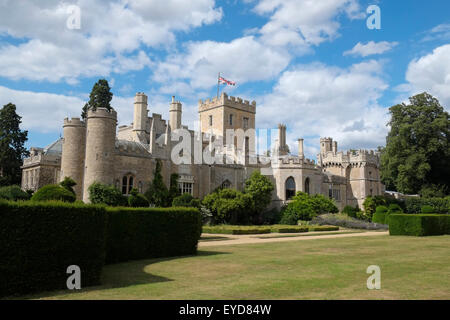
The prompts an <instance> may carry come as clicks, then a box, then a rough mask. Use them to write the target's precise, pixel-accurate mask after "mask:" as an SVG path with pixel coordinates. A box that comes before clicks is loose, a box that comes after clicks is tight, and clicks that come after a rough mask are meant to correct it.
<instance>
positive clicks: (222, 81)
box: [219, 77, 236, 86]
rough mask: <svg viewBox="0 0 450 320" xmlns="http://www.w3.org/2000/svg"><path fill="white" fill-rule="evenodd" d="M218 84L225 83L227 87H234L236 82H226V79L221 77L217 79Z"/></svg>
mask: <svg viewBox="0 0 450 320" xmlns="http://www.w3.org/2000/svg"><path fill="white" fill-rule="evenodd" d="M219 83H225V84H226V85H228V86H235V85H236V82H233V81H230V80H227V79H225V78H223V77H219Z"/></svg>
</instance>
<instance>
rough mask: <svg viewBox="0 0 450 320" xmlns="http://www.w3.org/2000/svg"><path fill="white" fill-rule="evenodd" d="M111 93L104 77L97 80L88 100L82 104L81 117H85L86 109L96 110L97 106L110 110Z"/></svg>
mask: <svg viewBox="0 0 450 320" xmlns="http://www.w3.org/2000/svg"><path fill="white" fill-rule="evenodd" d="M112 97H113V94H112V92H111V88H110V87H109V84H108V81H107V80H105V79H100V80H98V81H97V82H96V83H95V84H94V86H93V87H92V90H91V94H90V95H89V101H88V102H87V103H86V104H85V105H84V107H83V110H82V112H81V117H82V118H83V119H86V117H87V112H88V110H93V111H95V110H97V108H106V109H107V110H108V111H111V109H112V107H111V100H112Z"/></svg>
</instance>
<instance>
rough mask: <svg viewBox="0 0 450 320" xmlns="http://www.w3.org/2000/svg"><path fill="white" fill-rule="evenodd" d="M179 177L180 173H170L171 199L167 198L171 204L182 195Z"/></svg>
mask: <svg viewBox="0 0 450 320" xmlns="http://www.w3.org/2000/svg"><path fill="white" fill-rule="evenodd" d="M178 179H180V175H179V174H178V173H172V174H171V175H170V186H169V199H167V201H168V203H169V204H172V202H173V199H175V198H176V197H178V196H179V195H180V190H179V189H178Z"/></svg>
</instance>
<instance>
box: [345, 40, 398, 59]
mask: <svg viewBox="0 0 450 320" xmlns="http://www.w3.org/2000/svg"><path fill="white" fill-rule="evenodd" d="M397 45H398V42H388V41H381V42H374V41H369V42H368V43H366V44H364V43H361V42H358V43H357V44H356V45H355V46H354V47H353V49H352V50H349V51H345V52H344V56H348V55H353V56H360V57H367V56H370V55H375V54H383V53H385V52H387V51H390V50H392V49H393V48H394V47H395V46H397Z"/></svg>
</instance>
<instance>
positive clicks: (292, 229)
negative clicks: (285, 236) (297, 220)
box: [272, 226, 309, 233]
mask: <svg viewBox="0 0 450 320" xmlns="http://www.w3.org/2000/svg"><path fill="white" fill-rule="evenodd" d="M308 231H309V229H308V227H304V226H273V227H272V232H277V233H302V232H308Z"/></svg>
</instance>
